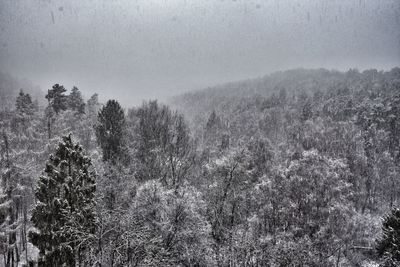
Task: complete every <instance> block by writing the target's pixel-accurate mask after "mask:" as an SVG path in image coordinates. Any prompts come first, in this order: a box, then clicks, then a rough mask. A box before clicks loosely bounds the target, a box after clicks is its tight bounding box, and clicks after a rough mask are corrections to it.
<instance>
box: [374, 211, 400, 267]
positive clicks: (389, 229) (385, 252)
mask: <svg viewBox="0 0 400 267" xmlns="http://www.w3.org/2000/svg"><path fill="white" fill-rule="evenodd" d="M382 231H383V235H382V238H381V239H380V240H378V242H377V243H378V244H377V252H378V255H379V256H380V257H381V258H382V259H383V264H382V266H385V267H394V266H399V265H400V209H393V210H392V212H391V214H390V215H389V216H387V217H386V218H385V220H384V221H383V226H382Z"/></svg>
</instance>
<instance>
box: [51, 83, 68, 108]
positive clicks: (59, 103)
mask: <svg viewBox="0 0 400 267" xmlns="http://www.w3.org/2000/svg"><path fill="white" fill-rule="evenodd" d="M66 91H67V90H65V88H64V86H62V85H59V84H55V85H53V89H50V90H48V93H47V95H46V99H47V100H48V101H49V107H51V108H52V109H53V110H54V111H55V112H56V113H57V114H58V113H59V112H60V111H62V110H66V109H67V96H66V95H65V94H64V93H65V92H66Z"/></svg>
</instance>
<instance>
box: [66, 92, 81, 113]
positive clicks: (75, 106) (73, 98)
mask: <svg viewBox="0 0 400 267" xmlns="http://www.w3.org/2000/svg"><path fill="white" fill-rule="evenodd" d="M68 107H69V108H70V109H71V110H73V111H76V112H77V113H79V114H83V113H85V102H84V101H83V99H82V94H81V92H80V91H79V89H78V88H77V87H76V86H74V87H73V88H72V91H71V93H70V94H69V96H68Z"/></svg>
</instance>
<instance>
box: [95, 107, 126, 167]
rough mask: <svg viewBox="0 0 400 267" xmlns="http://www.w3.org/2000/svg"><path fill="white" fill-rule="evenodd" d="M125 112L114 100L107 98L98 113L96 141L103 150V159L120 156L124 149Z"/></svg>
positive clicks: (113, 158) (112, 158)
mask: <svg viewBox="0 0 400 267" xmlns="http://www.w3.org/2000/svg"><path fill="white" fill-rule="evenodd" d="M124 131H125V114H124V110H123V109H122V108H121V106H120V104H119V103H118V102H117V101H116V100H108V102H107V104H106V105H105V106H104V107H103V108H102V109H101V110H100V112H99V114H98V124H97V126H96V137H97V142H98V144H99V145H100V147H101V149H102V151H103V160H104V161H108V160H115V159H117V158H121V157H122V154H123V149H124V140H123V139H124Z"/></svg>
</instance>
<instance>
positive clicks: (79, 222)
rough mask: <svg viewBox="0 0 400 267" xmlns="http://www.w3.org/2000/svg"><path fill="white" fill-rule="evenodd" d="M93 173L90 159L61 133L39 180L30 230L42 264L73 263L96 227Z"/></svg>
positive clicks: (86, 244)
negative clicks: (33, 228)
mask: <svg viewBox="0 0 400 267" xmlns="http://www.w3.org/2000/svg"><path fill="white" fill-rule="evenodd" d="M95 190H96V184H95V174H94V172H93V170H92V165H91V160H90V158H88V157H86V156H85V155H84V152H83V149H82V148H81V146H80V145H79V144H76V143H74V142H73V140H72V137H71V135H69V136H64V137H63V138H62V141H61V142H60V143H59V144H58V147H57V149H56V152H55V154H54V155H51V156H50V159H49V161H48V162H47V164H46V168H45V174H44V175H43V176H41V177H40V178H39V180H38V186H37V189H36V192H35V195H36V198H37V204H36V205H35V207H34V209H33V212H32V219H31V220H32V222H33V224H34V226H35V227H36V229H37V231H33V232H31V233H30V238H31V241H32V243H33V244H34V245H35V246H37V247H38V248H39V250H40V260H39V261H40V264H42V266H55V267H56V266H63V265H62V264H67V265H68V266H75V264H76V263H82V262H83V260H84V258H83V256H84V252H85V250H86V249H88V247H87V246H88V243H89V242H90V241H91V240H92V238H93V234H94V230H95V212H94V209H95V202H94V200H95V199H94V194H95Z"/></svg>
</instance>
